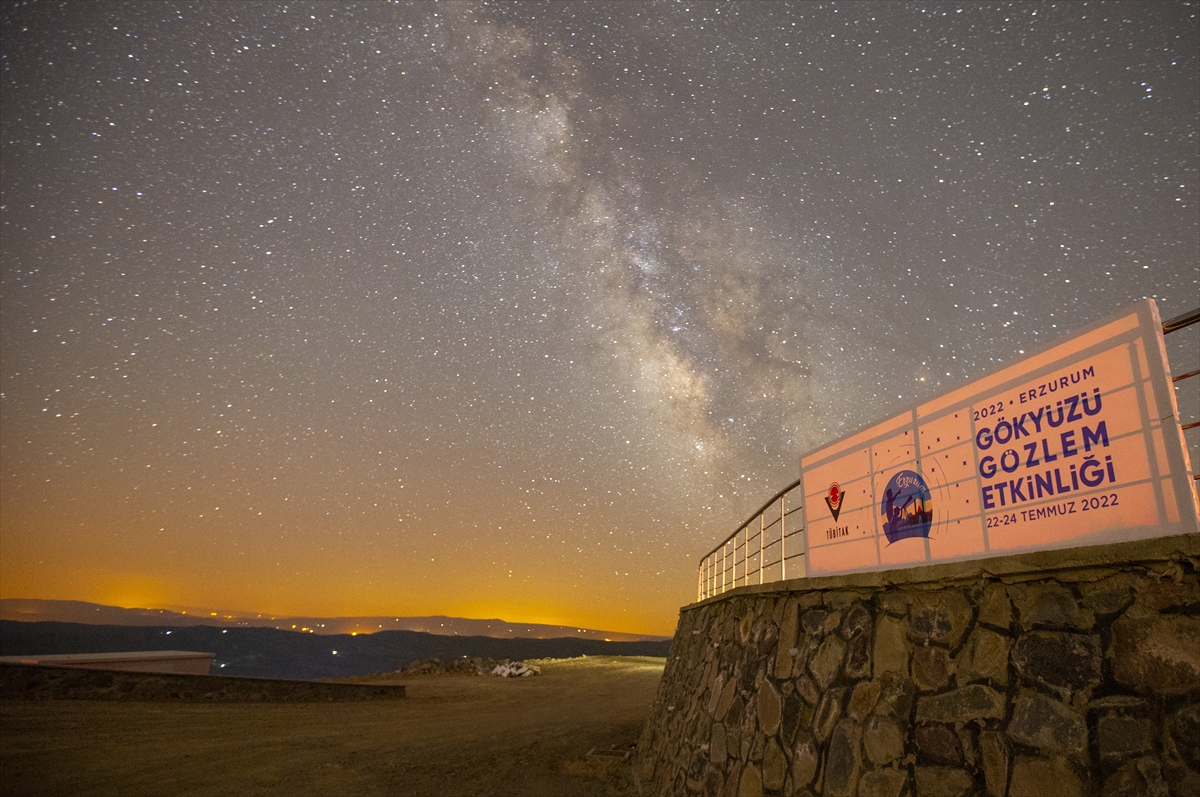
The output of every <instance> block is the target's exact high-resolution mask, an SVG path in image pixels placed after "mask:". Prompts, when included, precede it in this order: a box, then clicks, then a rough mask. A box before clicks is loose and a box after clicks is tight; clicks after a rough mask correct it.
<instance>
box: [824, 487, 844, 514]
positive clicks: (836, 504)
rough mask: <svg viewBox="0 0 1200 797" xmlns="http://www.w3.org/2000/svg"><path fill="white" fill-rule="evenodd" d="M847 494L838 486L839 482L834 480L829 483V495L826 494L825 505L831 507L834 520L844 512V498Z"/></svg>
mask: <svg viewBox="0 0 1200 797" xmlns="http://www.w3.org/2000/svg"><path fill="white" fill-rule="evenodd" d="M845 497H846V494H845V493H844V492H842V489H841V488H840V487H838V483H837V482H834V483H833V484H831V485H829V495H827V496H825V506H827V507H829V514H831V515H833V519H834V521H837V519H838V515H840V514H841V513H842V499H843V498H845Z"/></svg>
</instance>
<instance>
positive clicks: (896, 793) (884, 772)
mask: <svg viewBox="0 0 1200 797" xmlns="http://www.w3.org/2000/svg"><path fill="white" fill-rule="evenodd" d="M907 783H908V773H907V772H905V771H904V770H902V769H873V770H871V771H870V772H864V773H863V775H862V777H861V778H859V779H858V797H900V795H901V794H902V793H903V792H904V787H905V785H906V784H907Z"/></svg>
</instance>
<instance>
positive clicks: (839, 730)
mask: <svg viewBox="0 0 1200 797" xmlns="http://www.w3.org/2000/svg"><path fill="white" fill-rule="evenodd" d="M861 736H862V729H861V728H860V726H859V724H858V723H857V722H855V721H854V720H850V719H845V720H842V721H841V722H839V723H838V724H837V727H835V728H834V729H833V735H832V736H830V737H829V750H828V752H827V753H826V754H825V792H824V793H825V795H827V797H854V793H855V791H856V787H857V786H858V774H859V768H860V767H861V765H862V758H861V755H860V753H859V741H860V739H861Z"/></svg>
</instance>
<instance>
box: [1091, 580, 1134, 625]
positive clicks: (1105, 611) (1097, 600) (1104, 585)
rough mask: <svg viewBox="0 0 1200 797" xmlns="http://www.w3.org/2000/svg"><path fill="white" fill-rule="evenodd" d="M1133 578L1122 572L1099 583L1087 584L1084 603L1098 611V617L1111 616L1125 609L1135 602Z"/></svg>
mask: <svg viewBox="0 0 1200 797" xmlns="http://www.w3.org/2000/svg"><path fill="white" fill-rule="evenodd" d="M1132 580H1133V579H1132V578H1131V577H1129V575H1128V574H1125V573H1121V574H1118V575H1117V576H1113V577H1112V578H1106V579H1104V580H1103V581H1101V582H1099V583H1098V584H1085V585H1083V586H1082V587H1081V589H1082V591H1083V605H1084V607H1085V608H1088V609H1091V610H1092V611H1093V612H1095V613H1096V616H1097V617H1111V616H1113V615H1115V614H1119V613H1120V612H1123V611H1125V609H1126V608H1128V606H1129V604H1131V603H1133V587H1132Z"/></svg>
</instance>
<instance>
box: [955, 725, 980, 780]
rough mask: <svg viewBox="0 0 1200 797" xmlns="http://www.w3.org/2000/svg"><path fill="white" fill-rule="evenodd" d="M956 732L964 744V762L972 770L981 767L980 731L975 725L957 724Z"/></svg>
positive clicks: (960, 741)
mask: <svg viewBox="0 0 1200 797" xmlns="http://www.w3.org/2000/svg"><path fill="white" fill-rule="evenodd" d="M954 733H955V735H956V736H958V741H959V743H960V744H961V745H962V754H963V763H964V764H966V765H967V768H968V769H970V770H976V769H978V768H979V731H977V730H976V729H975V727H974V726H973V725H965V726H955V730H954Z"/></svg>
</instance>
